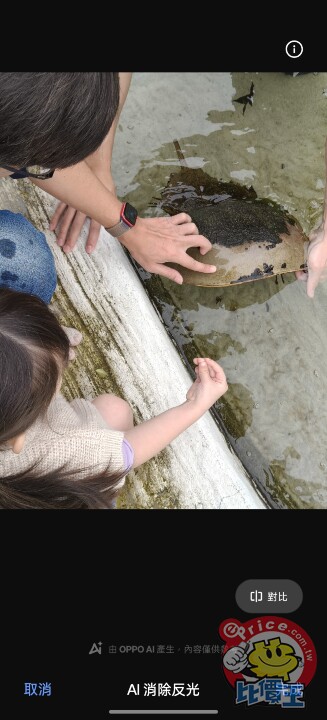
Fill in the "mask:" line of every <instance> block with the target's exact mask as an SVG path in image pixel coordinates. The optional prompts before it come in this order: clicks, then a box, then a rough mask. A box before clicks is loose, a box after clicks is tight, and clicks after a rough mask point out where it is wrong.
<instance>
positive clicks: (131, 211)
mask: <svg viewBox="0 0 327 720" xmlns="http://www.w3.org/2000/svg"><path fill="white" fill-rule="evenodd" d="M136 218H137V210H136V209H135V207H133V205H130V204H129V203H126V204H125V207H124V211H123V213H122V220H124V221H125V222H127V224H128V225H132V226H133V225H135V223H136Z"/></svg>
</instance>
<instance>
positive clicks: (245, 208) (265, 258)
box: [159, 141, 308, 287]
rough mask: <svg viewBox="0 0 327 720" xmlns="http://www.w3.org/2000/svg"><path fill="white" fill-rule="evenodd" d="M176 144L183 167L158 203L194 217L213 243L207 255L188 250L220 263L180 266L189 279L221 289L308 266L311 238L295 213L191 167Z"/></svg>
mask: <svg viewBox="0 0 327 720" xmlns="http://www.w3.org/2000/svg"><path fill="white" fill-rule="evenodd" d="M176 146H177V147H176ZM175 147H176V149H177V153H178V157H179V159H180V161H181V168H180V171H179V172H177V173H173V174H172V175H171V176H170V179H169V182H168V185H167V187H166V188H165V189H164V190H163V192H162V197H161V200H160V201H159V205H160V206H161V207H162V208H163V209H164V210H165V211H166V212H167V213H169V214H170V215H175V214H176V213H179V212H186V213H188V214H189V215H190V216H191V217H192V220H193V222H195V224H196V225H197V227H198V230H199V233H200V235H204V236H205V237H207V238H208V239H209V240H210V242H211V243H212V245H213V247H212V249H211V250H210V251H209V252H208V253H207V254H206V255H200V252H199V251H198V250H197V249H193V248H192V249H190V250H188V253H189V255H191V256H192V257H194V258H195V259H197V260H199V261H200V262H204V263H206V264H208V265H216V267H217V270H216V272H215V273H212V274H211V273H210V274H206V273H198V272H194V271H192V270H187V269H186V268H182V267H180V266H178V270H179V271H180V272H181V274H182V275H183V279H184V282H185V283H188V284H191V285H203V286H211V287H221V286H224V285H232V284H237V283H243V282H250V281H251V280H260V279H262V278H265V277H269V276H272V275H279V274H282V273H285V272H294V271H295V270H300V269H301V268H303V267H304V266H305V250H306V246H307V244H308V238H307V237H306V235H305V234H304V232H303V230H302V228H301V225H300V224H299V222H298V221H297V220H296V219H295V218H294V217H292V216H291V215H290V214H289V213H288V212H287V211H286V210H285V209H283V208H282V207H281V206H279V205H278V204H277V203H274V202H272V201H271V200H269V199H262V198H261V199H260V198H258V197H257V194H256V192H255V190H254V189H253V188H252V187H251V188H247V187H243V186H242V185H240V184H238V183H233V182H227V183H224V182H221V181H219V180H216V179H214V178H212V177H210V175H208V174H207V173H205V172H204V171H203V170H201V169H200V170H199V169H192V168H188V167H187V166H186V163H185V160H184V158H183V156H182V153H181V150H180V148H179V144H178V143H177V141H175ZM183 161H184V164H183ZM176 267H177V266H176Z"/></svg>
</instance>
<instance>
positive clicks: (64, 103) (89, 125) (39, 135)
mask: <svg viewBox="0 0 327 720" xmlns="http://www.w3.org/2000/svg"><path fill="white" fill-rule="evenodd" d="M118 105H119V76H118V73H117V72H107V73H104V72H87V73H78V72H57V73H53V72H20V73H19V72H7V73H6V72H1V73H0V166H1V163H4V164H6V165H13V166H17V167H25V166H27V165H42V166H44V167H47V168H48V167H49V168H52V169H55V168H65V167H69V166H71V165H75V164H76V163H78V162H80V161H81V160H83V159H85V158H86V157H87V156H88V155H90V154H91V153H93V152H95V150H97V148H98V147H99V146H100V145H101V143H102V142H103V140H104V138H105V137H106V135H107V134H108V132H109V130H110V127H111V125H112V123H113V120H114V118H115V115H116V113H117V110H118Z"/></svg>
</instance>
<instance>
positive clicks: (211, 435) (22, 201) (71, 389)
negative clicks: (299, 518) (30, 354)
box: [0, 179, 266, 509]
mask: <svg viewBox="0 0 327 720" xmlns="http://www.w3.org/2000/svg"><path fill="white" fill-rule="evenodd" d="M55 204H56V202H55V201H54V199H53V198H52V197H50V196H48V195H47V194H46V193H43V192H42V191H41V190H39V189H37V188H35V187H34V186H33V185H32V184H31V183H29V182H28V181H19V182H13V181H11V180H8V179H7V180H1V181H0V208H1V209H8V210H12V211H13V212H21V213H22V214H23V215H25V217H27V218H28V219H29V220H30V221H31V222H32V223H33V224H34V225H35V226H36V227H37V228H39V229H40V230H42V231H43V232H44V233H45V234H46V236H47V240H48V242H49V245H50V247H51V249H52V252H53V254H54V257H55V262H56V267H57V272H58V287H57V290H56V293H55V296H54V299H53V301H52V308H53V310H54V312H55V313H56V314H57V316H58V317H59V319H60V322H62V324H65V325H68V326H74V327H77V328H78V329H79V330H81V332H82V333H83V337H84V340H83V343H82V345H81V346H80V347H79V349H78V354H77V359H76V360H75V361H74V362H73V363H71V365H70V368H69V370H68V371H67V373H66V375H65V381H64V385H63V392H64V394H65V395H66V397H67V398H68V399H72V398H74V397H86V398H92V397H94V396H95V395H97V394H99V393H101V392H115V393H117V394H119V395H121V396H122V397H124V398H125V399H126V400H127V401H128V402H129V403H130V404H131V406H132V407H133V410H134V416H135V421H136V422H140V421H142V420H146V419H149V418H150V417H153V416H154V415H157V414H159V413H160V412H163V411H164V410H166V409H168V408H169V407H173V406H175V405H178V404H179V403H181V402H183V401H184V399H185V395H186V392H187V390H188V388H189V386H190V383H191V379H190V376H189V374H188V372H187V370H186V368H185V366H184V364H183V362H182V360H181V358H180V356H179V355H178V352H177V350H176V349H175V347H174V345H173V344H172V342H171V340H170V339H169V337H168V335H167V333H166V331H165V329H164V327H163V325H162V322H161V320H160V318H159V317H158V315H157V313H156V311H155V310H154V308H153V307H152V305H151V303H150V301H149V299H148V297H147V295H146V293H145V291H144V289H143V287H142V284H141V282H140V280H139V279H138V277H137V275H136V273H135V272H134V270H133V268H132V266H131V264H130V262H129V260H128V258H127V257H126V254H125V252H124V250H123V249H122V247H121V245H120V244H119V242H118V241H117V240H115V239H114V238H112V237H111V236H110V235H109V234H108V233H107V232H106V231H105V230H103V231H102V233H101V237H100V239H99V242H98V245H97V249H96V251H95V252H94V253H93V254H92V256H91V257H90V256H88V255H87V254H86V253H85V251H84V242H85V235H86V233H85V232H84V233H83V234H82V237H81V238H80V240H79V244H78V248H77V249H75V250H74V252H73V253H72V254H70V255H68V256H67V255H65V254H64V253H63V252H62V250H60V248H59V247H58V246H57V245H56V243H55V236H54V234H53V233H51V232H49V230H48V225H49V218H50V216H51V213H52V210H53V208H54V206H55ZM118 507H119V508H121V509H123V508H126V509H131V508H133V509H134V508H137V509H142V508H144V509H146V508H148V509H151V508H152V509H154V508H160V509H161V508H167V509H168V508H176V509H177V508H181V509H182V508H184V509H186V508H187V509H193V508H198V509H264V508H266V505H265V503H264V501H263V500H262V499H261V498H260V497H259V495H258V494H257V492H256V491H255V490H254V489H253V487H252V485H251V482H250V480H249V478H248V477H247V475H246V472H245V470H244V468H243V466H242V465H241V463H240V461H239V460H238V458H237V457H236V455H235V454H234V453H233V452H232V451H230V449H229V448H228V446H227V443H226V441H225V438H224V436H223V435H222V433H221V432H220V430H219V429H218V427H217V425H216V423H215V421H214V419H213V417H212V416H211V414H210V413H209V412H207V413H206V415H205V416H203V417H202V418H201V419H200V420H199V421H198V422H197V423H196V424H195V425H193V426H192V427H191V428H189V429H188V430H187V431H186V432H184V433H183V434H182V435H181V436H180V437H179V438H177V439H176V440H174V441H173V443H171V445H170V446H169V447H168V448H166V450H164V451H163V452H161V453H160V455H158V456H157V457H156V458H154V459H153V460H151V461H149V462H148V463H146V464H145V465H143V466H142V467H141V468H139V469H138V470H137V471H135V472H133V471H132V472H130V473H129V475H128V476H127V479H126V484H125V487H124V489H123V491H122V493H121V495H120V498H119V501H118Z"/></svg>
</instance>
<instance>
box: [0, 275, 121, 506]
mask: <svg viewBox="0 0 327 720" xmlns="http://www.w3.org/2000/svg"><path fill="white" fill-rule="evenodd" d="M68 358H69V340H68V337H67V335H66V333H65V332H64V330H63V329H62V327H61V326H60V325H59V322H58V320H57V319H56V317H55V316H54V315H53V313H52V312H51V311H50V310H49V309H48V307H47V305H46V304H45V303H44V302H43V301H42V300H39V298H37V297H34V296H31V295H26V294H25V293H20V292H16V291H14V290H8V289H1V288H0V453H1V452H2V451H3V450H8V448H11V450H13V451H14V452H20V449H21V448H19V449H17V444H19V442H20V438H22V437H24V434H25V432H26V431H27V430H28V428H29V427H30V426H31V425H32V424H33V423H34V422H35V420H36V419H37V418H38V417H40V416H42V415H46V411H47V408H48V407H49V405H50V402H51V400H52V399H53V397H54V395H55V393H56V391H57V390H58V388H59V386H60V381H61V377H62V374H63V371H64V369H65V366H66V365H67V363H68ZM0 460H1V457H0ZM81 470H83V472H84V470H87V471H88V470H89V468H81ZM78 475H79V470H78V469H76V470H75V471H69V470H68V469H66V468H65V467H61V468H53V470H51V471H50V472H48V473H46V474H42V473H39V472H38V468H37V465H36V466H33V467H31V468H28V469H27V470H26V471H25V472H22V473H18V474H17V473H16V474H14V475H10V477H8V476H5V477H2V476H0V508H9V509H23V510H24V509H60V510H64V509H82V510H84V509H104V508H105V509H106V508H110V507H113V502H114V499H115V497H116V495H117V484H118V482H119V481H120V480H121V479H122V477H124V475H125V472H124V471H123V470H121V471H118V472H117V471H116V472H114V473H112V472H110V471H109V470H105V471H101V472H97V469H96V468H91V469H90V476H89V477H86V478H84V479H83V480H77V477H78Z"/></svg>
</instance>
